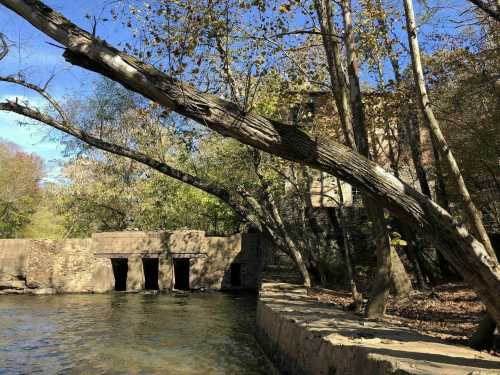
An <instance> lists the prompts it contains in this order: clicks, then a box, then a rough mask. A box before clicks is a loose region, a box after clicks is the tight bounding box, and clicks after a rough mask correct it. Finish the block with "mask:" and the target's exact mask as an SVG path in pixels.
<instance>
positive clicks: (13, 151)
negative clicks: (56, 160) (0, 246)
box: [0, 139, 43, 238]
mask: <svg viewBox="0 0 500 375" xmlns="http://www.w3.org/2000/svg"><path fill="white" fill-rule="evenodd" d="M0 166H1V168H0V238H12V237H19V236H21V235H22V231H23V229H24V228H25V227H26V226H27V225H28V224H29V222H30V218H31V215H32V214H33V213H34V212H35V211H36V209H37V205H38V203H39V201H40V197H41V194H40V186H39V183H40V179H41V178H42V175H43V170H42V162H41V160H40V158H38V157H37V156H35V155H30V154H27V153H25V152H23V151H21V149H19V148H18V147H17V146H16V145H14V144H11V143H7V142H5V141H2V140H1V139H0Z"/></svg>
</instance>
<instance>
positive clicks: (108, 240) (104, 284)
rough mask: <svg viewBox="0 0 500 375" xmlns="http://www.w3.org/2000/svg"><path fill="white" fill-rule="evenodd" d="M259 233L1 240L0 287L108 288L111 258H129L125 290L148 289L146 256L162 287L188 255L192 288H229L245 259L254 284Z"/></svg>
mask: <svg viewBox="0 0 500 375" xmlns="http://www.w3.org/2000/svg"><path fill="white" fill-rule="evenodd" d="M261 247H262V244H261V241H260V235H257V234H235V235H232V236H228V237H207V236H205V233H204V232H203V231H175V232H109V233H96V234H94V235H93V236H92V238H87V239H67V240H57V241H53V240H11V239H7V240H0V292H2V291H3V293H6V292H16V293H21V292H22V290H24V291H25V292H26V291H27V292H36V291H41V290H46V291H47V292H94V293H99V292H106V291H110V290H113V289H114V282H115V280H114V275H113V269H112V265H111V259H113V258H127V259H128V273H127V286H126V288H127V291H139V290H142V289H144V285H145V275H144V270H143V261H142V259H143V257H146V258H158V263H159V280H158V285H159V288H160V290H168V289H172V287H173V285H174V272H173V259H174V258H189V259H190V287H191V288H192V289H199V288H205V289H230V288H232V286H231V284H230V265H231V263H233V262H238V263H240V264H241V274H242V275H241V276H242V277H241V281H242V284H241V286H239V287H237V288H236V289H240V288H256V287H257V284H258V278H259V272H260V269H261V263H262V258H261V255H262V254H263V249H262V248H261Z"/></svg>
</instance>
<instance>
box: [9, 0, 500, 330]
mask: <svg viewBox="0 0 500 375" xmlns="http://www.w3.org/2000/svg"><path fill="white" fill-rule="evenodd" d="M0 3H1V4H3V5H5V6H7V7H8V8H9V9H11V10H13V11H15V12H16V13H18V14H19V15H20V16H21V17H23V18H25V19H26V20H27V21H29V22H30V23H31V24H32V25H34V26H35V27H37V28H38V29H40V30H41V31H43V32H44V33H46V34H47V35H48V36H50V37H51V38H53V39H55V40H56V41H57V42H59V43H60V44H62V45H63V46H65V47H66V50H65V52H64V56H65V58H66V59H67V60H68V61H69V62H71V63H72V64H74V65H78V66H81V67H83V68H85V69H89V70H92V71H95V72H98V73H100V74H103V75H105V76H106V77H108V78H110V79H112V80H114V81H117V82H119V83H121V84H122V85H124V86H126V87H127V88H129V89H131V90H133V91H136V92H138V93H140V94H142V95H143V96H145V97H146V98H148V99H150V100H153V101H155V102H157V103H158V104H161V105H163V106H165V107H166V108H169V109H171V110H173V111H175V112H177V113H179V114H180V115H183V116H186V117H187V118H190V119H192V120H194V121H196V122H198V123H199V124H201V125H203V126H206V127H209V128H211V129H213V130H214V131H217V132H218V133H219V134H222V135H225V136H230V137H232V138H234V139H237V140H239V141H240V142H242V143H245V144H248V145H251V146H253V147H256V148H258V149H260V150H262V151H266V152H269V153H271V154H274V155H276V156H279V157H282V158H284V159H288V160H291V161H297V162H303V163H304V164H305V165H308V166H310V167H312V168H315V169H318V170H320V171H323V172H325V173H329V174H332V175H335V176H337V177H339V178H341V179H342V180H344V181H346V182H348V183H350V184H352V185H354V186H356V187H358V188H360V189H361V190H363V191H364V192H366V193H367V194H370V196H371V197H372V198H373V199H376V200H377V201H378V202H379V203H380V204H384V205H385V207H387V208H388V209H389V210H390V211H391V212H392V213H393V214H394V215H395V216H397V217H399V218H400V219H401V220H405V221H407V222H408V224H409V225H412V226H413V228H415V230H417V231H419V232H420V233H422V234H425V235H426V236H428V237H429V238H432V240H433V241H434V243H435V244H436V246H437V248H438V250H439V251H441V252H442V254H443V255H445V257H446V258H447V260H449V261H450V262H451V263H452V264H453V266H454V267H456V268H457V269H458V270H459V271H460V273H461V274H462V275H463V277H464V278H465V280H466V281H467V282H468V283H470V285H472V286H473V287H474V288H475V290H476V292H477V293H478V294H479V296H480V297H481V299H482V301H483V302H484V303H485V305H486V307H487V308H488V311H489V312H490V314H492V317H493V318H494V319H495V321H496V322H497V323H498V322H500V299H499V298H498V290H500V266H499V265H498V262H497V261H496V260H495V259H493V258H492V257H491V256H489V254H488V252H487V251H486V250H485V247H484V246H483V245H482V244H481V243H480V242H479V241H477V240H476V239H475V238H474V237H473V236H471V235H470V234H469V233H468V231H467V229H466V228H464V227H463V226H461V225H459V224H458V223H457V222H456V221H455V220H454V219H453V218H452V217H451V215H449V213H448V212H446V211H445V210H443V209H442V208H441V207H439V206H438V205H436V204H435V203H434V202H432V201H430V200H429V199H428V198H427V197H425V196H424V195H422V194H420V193H419V192H417V191H415V190H414V189H412V188H411V187H410V186H409V185H407V184H405V183H404V182H402V181H399V180H397V179H396V178H395V177H394V176H392V175H391V174H390V173H387V172H385V171H384V170H383V168H381V167H380V166H378V165H376V164H375V163H373V162H371V161H369V160H367V159H366V158H364V157H362V156H361V155H359V154H357V153H355V152H353V151H352V150H350V149H349V148H347V147H345V146H342V145H340V144H338V143H336V142H324V141H321V140H314V139H312V138H311V137H309V136H308V135H307V134H305V133H304V132H302V131H300V129H296V128H295V127H292V126H289V125H286V124H282V123H280V122H278V121H273V120H269V119H267V118H265V117H262V116H259V115H257V114H255V113H252V112H244V111H242V110H241V109H239V108H238V106H236V105H235V104H233V103H230V102H227V101H225V100H223V99H221V98H218V97H216V96H213V95H210V94H207V93H203V92H200V91H198V90H196V89H195V88H193V87H192V86H190V85H188V84H187V83H184V82H181V81H177V80H174V79H173V78H172V77H169V76H168V75H166V74H164V73H162V72H160V71H158V70H156V69H155V68H154V67H152V66H151V65H148V64H145V63H144V62H141V61H139V60H137V59H135V58H134V57H132V56H129V55H127V54H124V53H122V52H120V51H118V50H117V49H115V48H113V47H111V46H110V45H108V44H107V43H105V42H104V41H102V40H99V39H97V38H95V37H93V36H92V35H90V34H89V33H87V32H85V31H84V30H82V29H80V28H79V27H77V26H76V25H74V24H73V23H71V22H70V21H69V20H67V19H66V18H64V17H63V16H62V15H61V14H59V13H57V12H55V11H54V10H52V9H50V8H49V7H47V6H46V5H45V4H43V3H42V2H40V1H37V0H0ZM17 104H19V103H17ZM0 110H7V111H10V110H12V111H14V112H15V111H16V110H20V111H21V112H22V110H21V109H19V105H16V103H14V102H12V101H10V102H7V103H2V106H0ZM30 114H31V115H33V116H35V117H36V113H30Z"/></svg>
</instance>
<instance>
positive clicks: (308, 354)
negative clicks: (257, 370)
mask: <svg viewBox="0 0 500 375" xmlns="http://www.w3.org/2000/svg"><path fill="white" fill-rule="evenodd" d="M256 336H257V340H258V341H259V344H260V345H261V347H262V348H263V349H264V351H265V352H266V354H267V355H268V356H269V358H271V360H272V361H273V362H274V363H275V365H276V366H277V367H278V369H279V370H280V371H282V373H283V374H324V375H334V374H335V375H362V374H367V375H379V374H380V375H386V374H397V375H403V374H412V375H423V374H439V375H466V374H467V375H472V374H474V375H479V374H488V375H493V374H495V375H500V359H499V358H497V357H493V356H491V355H488V354H485V353H481V352H477V351H474V350H472V349H469V348H467V347H462V346H455V345H449V344H446V343H444V342H442V341H440V340H439V339H437V338H435V337H432V336H428V335H424V334H421V333H419V332H416V331H412V330H410V329H407V328H404V327H396V326H388V325H387V324H386V323H378V322H370V321H364V320H363V319H362V318H361V317H358V316H356V315H354V314H351V313H350V312H346V311H342V310H340V309H337V308H335V307H332V306H330V305H327V304H324V303H320V302H318V301H317V300H316V299H315V298H312V297H309V296H308V295H307V293H306V290H305V289H304V288H301V287H299V286H297V285H293V284H286V283H263V284H262V288H261V291H260V295H259V302H258V305H257V330H256Z"/></svg>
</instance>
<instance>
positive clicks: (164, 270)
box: [158, 257, 174, 290]
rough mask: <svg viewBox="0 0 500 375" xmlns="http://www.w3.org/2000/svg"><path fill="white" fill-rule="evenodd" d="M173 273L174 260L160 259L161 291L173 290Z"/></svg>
mask: <svg viewBox="0 0 500 375" xmlns="http://www.w3.org/2000/svg"><path fill="white" fill-rule="evenodd" d="M173 272H174V266H173V263H172V258H170V257H168V258H167V257H160V258H159V259H158V287H159V288H160V290H172V289H173V288H174V279H173Z"/></svg>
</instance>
